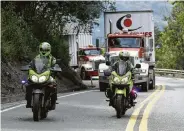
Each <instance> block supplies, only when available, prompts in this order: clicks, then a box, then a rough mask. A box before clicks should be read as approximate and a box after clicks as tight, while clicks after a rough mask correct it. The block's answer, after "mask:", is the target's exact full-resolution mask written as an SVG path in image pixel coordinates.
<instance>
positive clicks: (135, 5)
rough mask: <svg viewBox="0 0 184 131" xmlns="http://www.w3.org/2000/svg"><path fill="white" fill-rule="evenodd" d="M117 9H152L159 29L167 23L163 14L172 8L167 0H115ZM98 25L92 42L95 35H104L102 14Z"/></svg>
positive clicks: (167, 13) (167, 14)
mask: <svg viewBox="0 0 184 131" xmlns="http://www.w3.org/2000/svg"><path fill="white" fill-rule="evenodd" d="M116 9H117V11H131V10H153V15H154V21H155V24H156V25H158V26H159V28H160V30H162V29H163V27H164V26H166V25H167V22H166V21H164V20H163V18H164V16H169V15H170V13H171V10H172V5H171V4H169V3H168V2H167V1H158V0H157V1H153V0H152V1H136V0H134V1H116ZM99 24H100V25H99V26H98V27H95V29H94V33H93V43H94V42H95V39H96V38H97V37H103V36H104V17H103V14H102V15H101V17H100V18H99Z"/></svg>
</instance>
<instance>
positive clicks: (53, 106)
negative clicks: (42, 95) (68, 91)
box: [50, 93, 57, 110]
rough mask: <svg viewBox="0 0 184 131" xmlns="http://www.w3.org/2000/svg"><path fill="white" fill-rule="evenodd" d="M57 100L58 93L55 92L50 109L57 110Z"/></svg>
mask: <svg viewBox="0 0 184 131" xmlns="http://www.w3.org/2000/svg"><path fill="white" fill-rule="evenodd" d="M56 100H57V93H54V94H53V95H52V96H51V107H50V110H55V108H56Z"/></svg>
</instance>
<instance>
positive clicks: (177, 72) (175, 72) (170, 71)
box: [155, 68, 184, 77]
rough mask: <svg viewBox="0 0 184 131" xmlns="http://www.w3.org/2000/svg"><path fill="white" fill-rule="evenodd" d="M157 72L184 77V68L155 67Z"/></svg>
mask: <svg viewBox="0 0 184 131" xmlns="http://www.w3.org/2000/svg"><path fill="white" fill-rule="evenodd" d="M155 73H156V74H160V75H163V76H167V75H172V76H173V77H184V70H173V69H160V68H155Z"/></svg>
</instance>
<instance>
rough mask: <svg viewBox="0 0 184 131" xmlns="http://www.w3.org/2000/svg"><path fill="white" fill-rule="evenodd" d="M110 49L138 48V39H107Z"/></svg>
mask: <svg viewBox="0 0 184 131" xmlns="http://www.w3.org/2000/svg"><path fill="white" fill-rule="evenodd" d="M109 47H111V48H139V47H140V38H109Z"/></svg>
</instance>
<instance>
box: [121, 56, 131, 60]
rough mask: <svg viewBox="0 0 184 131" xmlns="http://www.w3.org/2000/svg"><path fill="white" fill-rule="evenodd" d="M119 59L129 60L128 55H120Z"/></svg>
mask: <svg viewBox="0 0 184 131" xmlns="http://www.w3.org/2000/svg"><path fill="white" fill-rule="evenodd" d="M120 59H121V60H123V61H127V60H129V57H126V56H120Z"/></svg>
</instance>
